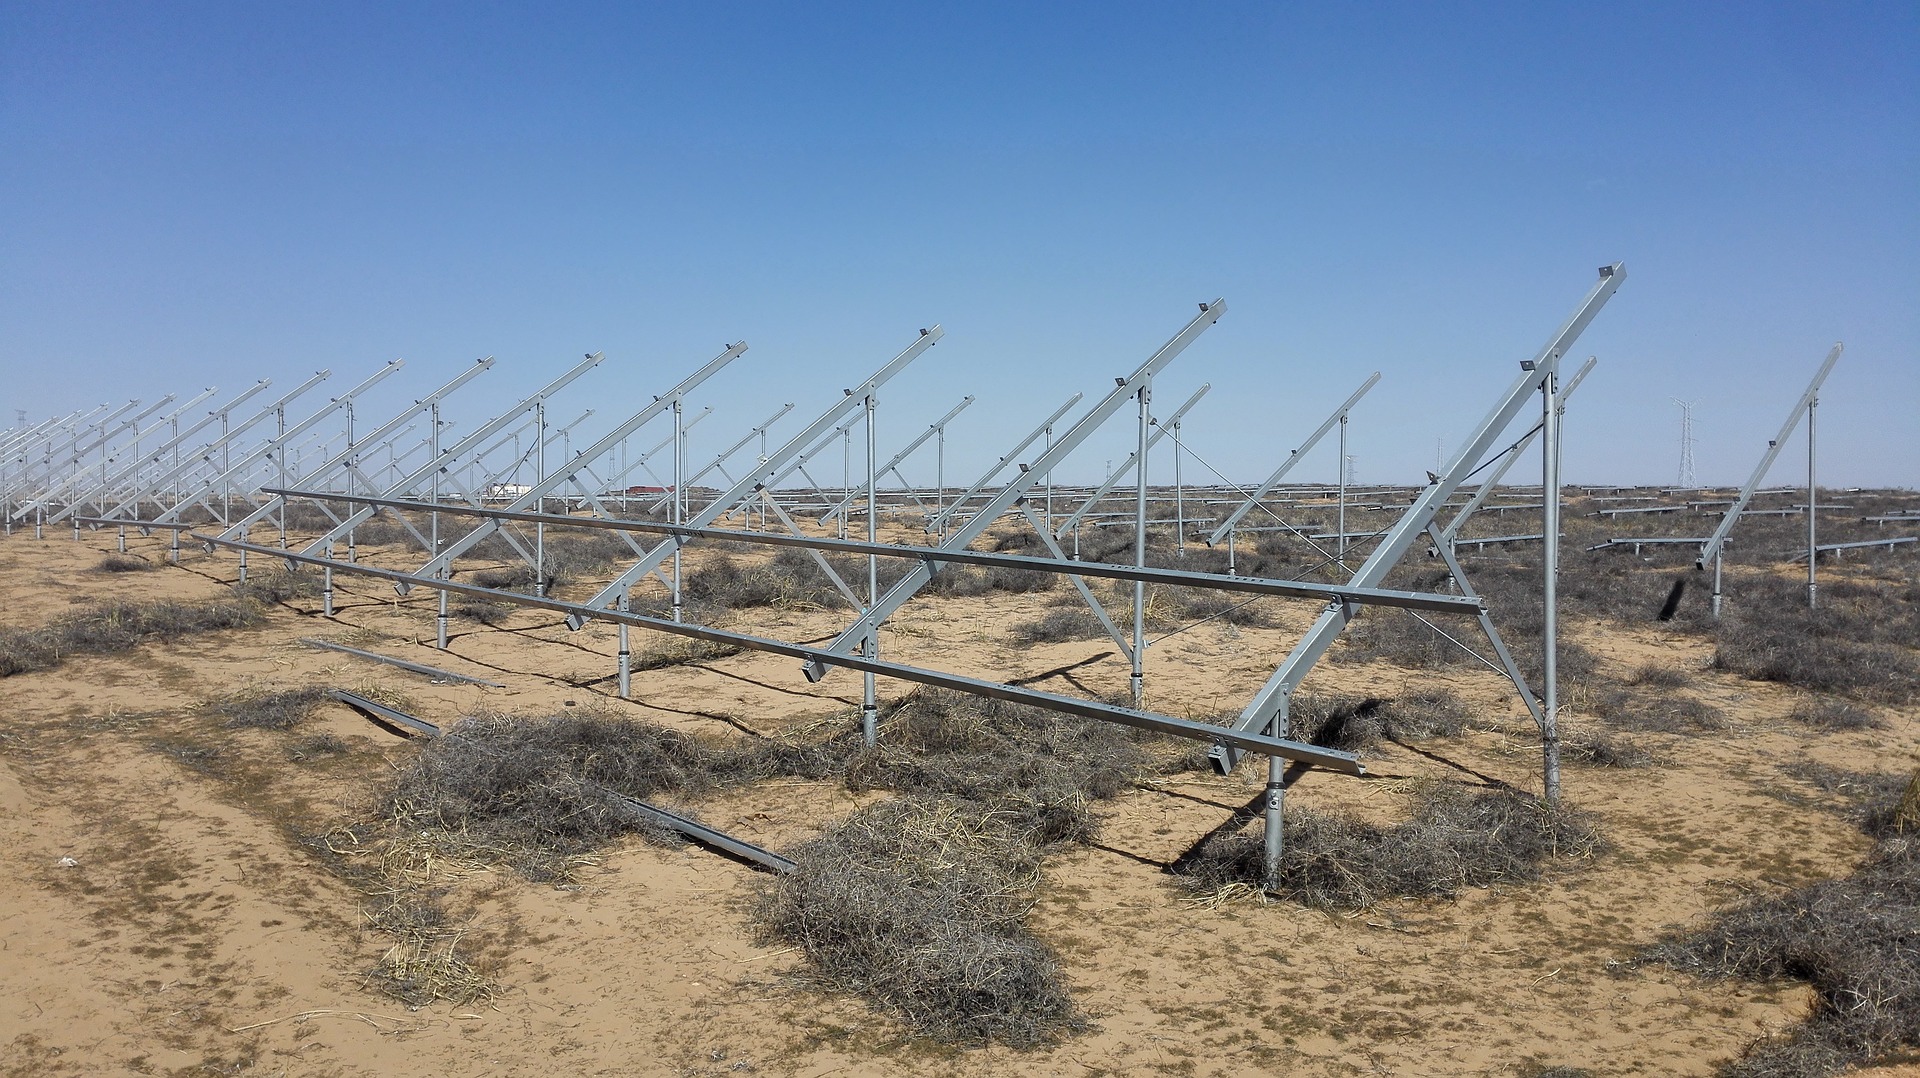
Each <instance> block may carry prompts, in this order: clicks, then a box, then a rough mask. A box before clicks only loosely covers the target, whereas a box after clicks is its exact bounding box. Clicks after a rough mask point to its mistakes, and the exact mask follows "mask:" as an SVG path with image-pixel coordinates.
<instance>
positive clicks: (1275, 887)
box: [1260, 756, 1287, 894]
mask: <svg viewBox="0 0 1920 1078" xmlns="http://www.w3.org/2000/svg"><path fill="white" fill-rule="evenodd" d="M1285 780H1286V761H1285V760H1282V759H1281V758H1280V757H1278V756H1270V757H1268V758H1267V833H1266V841H1267V845H1266V861H1265V862H1264V865H1265V871H1264V873H1263V874H1262V877H1261V880H1260V886H1261V887H1262V888H1264V889H1265V890H1266V891H1267V892H1268V893H1269V894H1278V893H1279V891H1280V857H1281V855H1282V854H1283V853H1285V852H1286V822H1285V813H1284V810H1285V808H1286V800H1287V787H1286V781H1285Z"/></svg>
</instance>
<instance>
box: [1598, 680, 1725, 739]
mask: <svg viewBox="0 0 1920 1078" xmlns="http://www.w3.org/2000/svg"><path fill="white" fill-rule="evenodd" d="M1593 711H1594V713H1595V714H1596V715H1598V716H1599V717H1600V718H1602V719H1604V720H1606V722H1607V723H1608V725H1611V726H1614V727H1616V728H1619V729H1623V730H1634V731H1638V732H1641V733H1659V734H1701V733H1710V732H1712V731H1715V730H1724V729H1726V728H1727V721H1726V716H1725V715H1724V714H1723V713H1722V712H1721V710H1720V709H1719V708H1718V707H1716V706H1714V705H1713V704H1710V703H1708V702H1706V701H1705V700H1702V699H1700V698H1699V697H1696V696H1690V695H1688V694H1686V693H1681V692H1674V691H1671V690H1662V689H1646V688H1632V689H1623V688H1610V689H1606V690H1603V691H1602V692H1601V693H1599V695H1598V696H1597V697H1596V698H1595V699H1594V702H1593Z"/></svg>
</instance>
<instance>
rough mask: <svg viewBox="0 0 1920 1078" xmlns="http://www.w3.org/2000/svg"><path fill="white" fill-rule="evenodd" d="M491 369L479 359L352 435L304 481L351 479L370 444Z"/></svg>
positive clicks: (265, 509)
mask: <svg viewBox="0 0 1920 1078" xmlns="http://www.w3.org/2000/svg"><path fill="white" fill-rule="evenodd" d="M399 362H400V361H399V360H395V361H394V363H395V364H398V363H399ZM492 367H493V357H492V356H487V357H485V358H484V359H477V360H475V361H474V362H473V364H472V365H471V366H469V367H467V369H465V370H463V371H461V372H460V373H459V374H457V375H455V376H454V377H453V378H452V379H450V380H449V381H448V382H447V383H446V384H445V385H443V386H441V387H440V388H439V389H436V390H434V391H433V392H432V393H429V394H427V395H426V396H424V397H422V398H420V399H419V400H417V401H414V402H413V403H412V404H411V405H408V406H407V407H406V408H403V409H401V410H400V413H399V414H398V415H395V416H394V417H393V418H391V419H389V420H387V421H386V422H385V423H382V424H381V425H380V426H378V427H376V428H374V430H373V431H371V432H369V433H368V434H367V435H366V436H365V437H362V438H354V437H353V436H352V435H351V433H349V435H348V437H347V444H346V447H345V448H344V449H342V450H340V452H338V453H336V454H334V455H333V456H331V457H328V458H327V459H326V460H324V461H322V462H321V463H320V464H318V465H316V466H314V467H313V468H311V469H309V470H308V471H307V474H306V476H305V477H304V480H305V481H306V482H308V483H314V482H327V481H331V479H332V478H333V477H335V476H350V473H351V472H352V470H353V469H354V468H356V467H357V466H358V463H359V455H360V451H361V447H363V446H365V445H368V444H369V443H371V444H373V445H379V444H380V443H381V442H383V441H385V440H386V439H388V438H390V437H392V436H393V435H394V433H395V432H396V431H399V430H401V429H402V428H404V427H406V426H407V424H409V423H411V422H413V420H414V417H415V416H418V415H420V414H421V413H422V412H427V411H431V410H432V409H433V407H434V406H435V405H437V404H439V403H440V402H441V401H442V400H443V399H445V398H446V396H447V395H448V394H450V393H452V392H453V391H454V390H456V389H459V388H460V387H461V386H463V385H466V384H467V383H468V382H470V381H472V380H473V379H475V378H477V377H479V376H480V375H481V374H483V373H485V372H486V371H488V370H490V369H492ZM347 415H348V417H349V421H351V417H352V415H353V413H352V411H351V410H349V411H348V413H347ZM349 425H350V424H349ZM285 501H286V500H285V499H284V498H279V497H275V498H273V499H270V500H269V501H268V502H267V503H266V504H264V505H262V506H260V507H259V508H258V509H255V510H254V511H253V512H251V513H248V514H247V515H246V516H244V517H241V518H240V519H239V520H236V521H234V522H233V523H232V524H229V525H228V526H227V528H226V530H225V531H223V532H221V533H220V535H221V537H222V538H227V539H231V538H233V537H235V536H239V535H245V534H246V533H247V529H248V528H250V527H252V526H253V525H254V524H257V523H259V522H260V521H262V520H265V519H267V518H268V517H270V516H272V515H273V514H274V513H275V512H276V511H278V510H279V509H280V508H281V507H282V506H283V505H284V504H285Z"/></svg>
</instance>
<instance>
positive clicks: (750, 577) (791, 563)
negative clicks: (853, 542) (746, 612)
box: [680, 550, 892, 610]
mask: <svg viewBox="0 0 1920 1078" xmlns="http://www.w3.org/2000/svg"><path fill="white" fill-rule="evenodd" d="M888 560H892V559H888ZM859 576H860V581H861V583H862V584H864V582H865V580H866V566H865V564H864V563H862V565H861V566H860V570H859ZM860 590H864V587H862V588H861V589H860ZM680 594H681V596H682V597H683V598H684V599H691V600H694V601H696V602H700V603H703V604H705V605H707V606H711V607H716V608H718V609H721V610H742V609H748V608H751V607H758V606H815V607H845V606H846V605H847V604H846V599H845V598H844V597H842V596H841V594H840V592H839V591H838V590H836V589H835V588H834V586H833V584H832V582H831V581H829V580H828V579H827V577H826V574H825V573H822V572H821V571H820V566H819V565H818V564H817V563H816V562H815V561H814V560H813V559H812V558H811V557H809V556H807V555H806V554H805V553H802V552H801V551H798V550H782V551H780V553H778V554H776V555H774V556H773V557H771V558H767V559H765V560H762V561H742V560H741V559H738V558H735V557H732V556H731V555H725V554H723V555H721V556H719V557H717V558H713V559H711V560H709V561H708V562H707V563H706V564H704V565H702V566H700V568H698V569H695V570H693V571H692V572H690V573H687V574H685V575H684V576H683V577H682V578H681V581H680Z"/></svg>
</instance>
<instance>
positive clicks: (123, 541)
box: [120, 528, 127, 554]
mask: <svg viewBox="0 0 1920 1078" xmlns="http://www.w3.org/2000/svg"><path fill="white" fill-rule="evenodd" d="M126 552H127V529H125V528H121V529H120V553H122V554H125V553H126Z"/></svg>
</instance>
